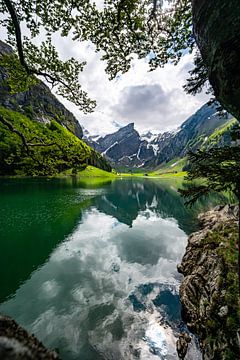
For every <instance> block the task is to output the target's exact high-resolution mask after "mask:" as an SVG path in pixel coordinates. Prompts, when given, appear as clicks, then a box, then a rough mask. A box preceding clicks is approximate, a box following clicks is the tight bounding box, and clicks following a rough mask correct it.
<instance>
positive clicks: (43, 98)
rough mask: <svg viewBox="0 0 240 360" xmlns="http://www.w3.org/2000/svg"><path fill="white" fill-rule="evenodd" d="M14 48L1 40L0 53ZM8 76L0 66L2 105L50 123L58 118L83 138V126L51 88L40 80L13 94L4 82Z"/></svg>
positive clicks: (31, 117)
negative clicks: (23, 90)
mask: <svg viewBox="0 0 240 360" xmlns="http://www.w3.org/2000/svg"><path fill="white" fill-rule="evenodd" d="M11 53H12V48H11V47H10V46H8V45H7V44H5V43H4V42H2V41H1V40H0V55H4V54H11ZM6 77H7V73H6V70H5V69H3V68H2V67H0V105H1V106H4V107H6V108H8V109H11V110H15V111H19V112H22V113H24V114H25V115H27V116H28V117H29V118H30V119H33V120H36V121H39V122H42V123H48V122H49V121H50V120H56V121H57V122H59V123H60V124H61V125H63V126H65V127H66V128H67V129H68V130H69V131H71V132H72V133H74V134H75V135H76V136H77V137H78V138H80V139H81V138H82V135H83V134H82V128H81V125H80V124H79V122H78V120H77V119H76V118H75V117H74V115H73V114H72V113H71V112H70V111H68V110H67V109H66V108H65V106H64V105H63V104H62V103H60V101H58V100H57V98H56V97H55V96H54V95H53V94H52V93H51V91H50V89H49V88H48V87H47V86H46V85H45V84H44V83H43V82H42V81H39V82H38V83H37V84H36V85H34V86H31V87H30V88H29V89H28V91H25V92H21V93H17V94H11V93H10V89H9V87H8V86H7V85H6V83H4V80H5V79H6Z"/></svg>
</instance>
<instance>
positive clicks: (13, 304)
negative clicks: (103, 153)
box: [0, 179, 200, 360]
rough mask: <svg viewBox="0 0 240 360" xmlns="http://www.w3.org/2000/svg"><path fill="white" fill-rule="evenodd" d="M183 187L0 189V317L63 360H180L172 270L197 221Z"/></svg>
mask: <svg viewBox="0 0 240 360" xmlns="http://www.w3.org/2000/svg"><path fill="white" fill-rule="evenodd" d="M177 186H178V184H173V183H171V182H161V181H157V180H155V181H151V180H150V179H145V180H144V179H139V180H134V179H129V180H122V181H121V180H117V181H113V182H109V181H108V182H104V181H103V182H101V183H98V184H85V183H82V182H79V181H78V180H76V179H73V180H72V179H61V180H51V181H48V182H47V181H45V180H37V179H36V180H34V181H30V180H22V181H20V180H15V179H14V180H8V181H7V180H4V181H2V184H1V189H2V191H3V193H2V194H1V214H0V215H1V217H0V219H1V220H0V222H1V224H0V225H1V226H0V228H1V234H0V238H1V242H0V247H1V248H0V254H1V259H0V260H1V262H0V269H1V270H0V271H1V278H4V282H3V285H4V286H2V289H1V299H2V302H1V305H0V311H1V312H2V313H6V314H9V315H11V316H13V317H14V318H15V319H16V320H17V321H18V322H19V323H20V324H21V325H23V326H24V327H26V328H27V329H28V330H29V331H31V332H33V333H34V334H35V335H36V336H37V337H39V338H40V339H41V340H42V341H43V343H44V344H45V345H46V346H48V347H51V348H57V349H59V352H60V355H61V357H62V358H63V359H82V360H100V359H108V360H110V359H114V360H118V359H142V360H145V359H146V360H147V359H158V358H159V359H177V354H176V350H175V342H176V334H177V332H179V331H181V330H183V329H185V325H184V324H183V322H182V320H181V309H180V304H179V297H178V288H179V283H180V280H181V277H180V275H179V274H178V273H177V270H176V265H177V263H179V262H180V260H181V257H182V255H183V253H184V250H185V247H186V241H187V234H188V233H189V232H191V231H192V230H193V229H194V228H196V214H197V210H196V209H195V210H194V211H192V210H191V211H190V210H188V209H186V208H185V206H184V204H183V200H182V199H181V198H180V197H179V195H178V193H177ZM10 259H11V264H12V265H9V260H10ZM198 358H199V359H200V354H199V352H198V350H197V348H196V344H195V343H194V340H193V345H192V346H191V347H190V352H189V354H188V359H194V360H197V359H198Z"/></svg>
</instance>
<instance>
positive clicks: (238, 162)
mask: <svg viewBox="0 0 240 360" xmlns="http://www.w3.org/2000/svg"><path fill="white" fill-rule="evenodd" d="M235 130H237V131H234V135H233V138H234V137H236V138H234V140H236V142H238V141H239V140H238V139H240V137H238V136H239V127H238V128H237V129H235ZM188 160H189V163H190V170H189V172H188V175H187V177H186V180H187V181H189V182H190V183H188V184H187V186H186V188H183V189H179V192H180V194H181V195H182V196H183V197H185V198H186V199H187V201H186V204H187V205H190V206H191V205H193V204H194V203H195V202H196V201H197V200H198V199H199V198H200V197H203V196H204V197H206V196H208V195H209V194H210V193H212V192H217V193H222V192H223V191H231V192H232V193H233V194H234V195H235V196H236V198H237V201H238V208H239V210H238V214H239V215H238V216H239V218H238V229H239V236H238V278H239V293H240V206H239V205H240V147H239V146H238V145H237V144H236V146H228V147H222V148H212V149H210V150H208V151H206V150H198V151H196V152H189V155H188ZM194 180H201V181H200V183H196V182H194Z"/></svg>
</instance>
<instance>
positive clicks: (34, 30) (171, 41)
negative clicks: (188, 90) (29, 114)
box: [0, 0, 194, 112]
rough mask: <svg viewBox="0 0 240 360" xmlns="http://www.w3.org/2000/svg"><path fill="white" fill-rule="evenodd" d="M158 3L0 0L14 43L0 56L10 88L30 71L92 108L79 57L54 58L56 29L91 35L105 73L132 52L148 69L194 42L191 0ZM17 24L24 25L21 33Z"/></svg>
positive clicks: (125, 62) (118, 69)
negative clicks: (10, 50)
mask: <svg viewBox="0 0 240 360" xmlns="http://www.w3.org/2000/svg"><path fill="white" fill-rule="evenodd" d="M163 3H164V2H163V1H162V0H153V1H149V0H135V1H132V0H106V1H105V3H104V7H103V8H99V7H97V6H96V5H95V4H94V3H92V2H91V1H90V0H84V1H82V0H81V1H80V0H76V1H73V0H64V1H59V0H52V1H49V0H45V1H42V2H41V1H39V0H36V1H22V0H0V11H1V13H2V14H3V19H2V20H1V21H0V24H1V25H2V26H3V27H5V28H6V30H7V33H8V42H9V43H10V44H11V45H12V46H13V47H14V49H15V57H14V56H13V54H8V55H7V56H4V57H2V59H1V64H2V66H4V67H6V68H7V69H8V72H9V78H8V81H9V83H10V85H11V87H12V90H13V91H18V90H19V89H20V90H22V89H24V88H25V87H26V86H28V85H29V84H31V83H32V82H34V81H36V78H35V77H34V75H36V76H41V77H44V79H45V80H46V81H47V82H49V83H50V84H51V85H52V86H53V87H56V88H57V93H58V94H59V95H62V96H64V97H67V98H68V99H69V100H70V101H72V102H74V103H75V104H77V105H78V106H79V107H80V109H82V110H83V111H86V112H87V111H92V110H93V108H94V105H95V103H94V102H92V101H90V100H89V99H88V97H87V94H86V93H85V92H84V91H83V90H82V89H81V86H80V84H79V82H78V76H79V74H80V72H81V71H82V70H83V68H84V65H85V62H78V61H77V60H76V59H69V60H68V61H66V62H63V61H61V60H60V59H59V56H58V52H57V50H56V48H55V47H54V45H53V44H52V36H53V34H54V33H56V32H60V34H61V36H63V37H65V36H71V37H72V38H73V39H74V40H75V41H85V40H90V41H92V42H93V43H94V44H95V45H96V51H100V50H101V51H103V56H102V59H103V60H105V61H106V62H107V67H106V72H107V73H108V74H109V77H110V78H111V79H112V78H114V77H115V76H116V75H117V74H119V73H123V72H126V71H127V70H128V69H129V68H130V64H131V60H132V58H133V56H132V55H133V53H135V54H138V56H139V57H140V58H145V57H147V56H148V58H149V64H150V68H151V69H154V68H156V67H157V66H159V65H160V66H162V65H164V64H166V63H167V62H168V61H172V62H174V63H177V62H178V61H179V59H180V58H181V56H182V53H183V49H186V48H188V49H190V50H192V48H193V46H194V38H193V36H192V30H191V2H190V1H189V0H180V1H179V0H178V1H177V0H170V1H168V3H169V6H168V7H167V8H166V9H165V8H164V6H163ZM23 26H25V27H26V28H27V31H25V33H26V34H27V35H24V36H22V27H23ZM40 34H43V36H44V37H45V39H46V40H44V41H42V42H41V44H40V46H39V47H38V46H36V44H35V42H34V41H35V39H38V38H39V35H40ZM149 54H151V56H149ZM17 60H19V62H18V61H17ZM16 79H17V80H18V81H16Z"/></svg>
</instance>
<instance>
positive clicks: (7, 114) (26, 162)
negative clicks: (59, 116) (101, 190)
mask: <svg viewBox="0 0 240 360" xmlns="http://www.w3.org/2000/svg"><path fill="white" fill-rule="evenodd" d="M0 116H2V117H4V119H6V121H7V122H9V123H11V124H12V126H13V127H14V130H15V132H13V131H10V129H9V128H8V127H7V126H6V125H5V124H4V123H3V122H0V174H1V175H6V174H7V175H17V174H21V175H35V176H37V175H54V174H56V173H59V172H61V171H64V170H66V169H70V168H71V169H76V170H80V169H81V168H84V167H85V166H86V165H87V164H92V165H96V166H100V167H102V168H104V169H105V170H107V171H110V170H111V168H110V166H109V165H108V164H107V163H106V161H105V160H104V159H103V158H102V157H101V155H100V154H97V153H96V152H95V151H94V150H92V149H91V148H90V147H89V146H88V145H86V144H85V143H84V142H83V141H82V140H80V139H78V138H77V137H76V136H75V135H73V134H72V133H71V132H69V131H68V130H67V129H65V128H63V127H62V126H61V125H60V124H58V123H57V122H56V121H51V122H50V123H49V124H47V125H43V124H40V123H38V122H36V121H32V120H30V119H29V118H27V117H26V116H24V115H22V114H20V113H18V112H15V111H11V110H7V109H5V108H2V107H1V108H0ZM17 132H19V133H20V134H22V135H23V136H24V139H25V141H26V143H27V146H26V144H24V142H23V140H22V138H21V136H19V134H18V133H17ZM76 170H75V172H76Z"/></svg>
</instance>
